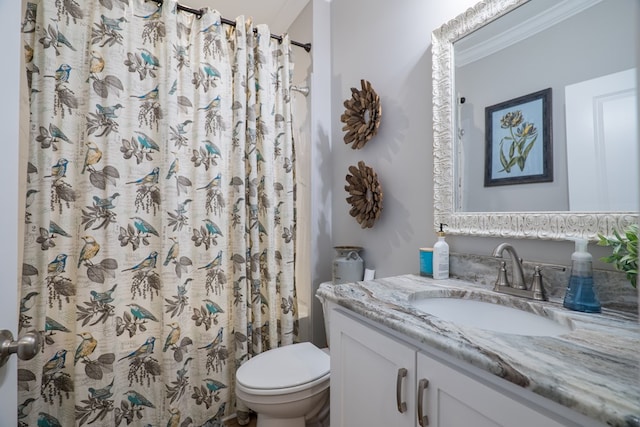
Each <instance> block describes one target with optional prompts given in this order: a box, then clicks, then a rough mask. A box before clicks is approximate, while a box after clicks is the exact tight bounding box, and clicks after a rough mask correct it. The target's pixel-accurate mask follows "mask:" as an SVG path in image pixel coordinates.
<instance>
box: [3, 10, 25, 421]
mask: <svg viewBox="0 0 640 427" xmlns="http://www.w3.org/2000/svg"><path fill="white" fill-rule="evenodd" d="M20 3H21V2H19V1H0V24H1V25H0V40H2V41H3V47H2V50H3V57H4V58H14V60H13V61H7V62H9V63H8V64H7V63H6V62H5V64H4V65H3V66H2V67H0V82H2V102H0V129H2V140H3V143H2V157H3V165H2V167H1V168H0V186H1V189H0V194H1V195H2V204H3V205H4V208H3V209H0V219H1V220H0V241H1V242H2V249H1V252H2V256H0V272H1V273H2V282H1V283H0V288H1V289H2V298H0V329H8V330H10V331H11V332H12V333H13V335H14V338H15V337H16V335H17V333H18V265H19V264H18V259H19V258H18V253H19V249H18V233H19V231H18V227H17V226H18V225H19V224H21V223H24V219H22V221H20V220H19V218H18V217H19V213H18V212H19V209H18V206H19V204H18V199H19V197H18V194H19V190H18V189H19V186H18V134H19V131H18V128H19V126H18V121H19V108H18V106H19V105H20V102H19V100H20V91H19V87H20V85H19V82H20V77H19V76H20V72H21V70H22V68H21V64H20V58H22V56H23V55H22V50H21V46H20V19H21V18H20V9H21V8H20ZM17 390H18V389H17V358H16V357H15V356H12V357H11V358H10V359H9V362H8V363H7V364H6V365H4V366H3V367H0V396H2V399H0V425H7V426H8V425H16V406H17Z"/></svg>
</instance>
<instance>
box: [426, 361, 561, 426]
mask: <svg viewBox="0 0 640 427" xmlns="http://www.w3.org/2000/svg"><path fill="white" fill-rule="evenodd" d="M421 379H427V380H428V381H429V383H428V387H427V388H426V390H425V393H424V398H423V399H422V400H423V401H422V402H418V405H423V408H426V409H425V410H424V415H425V416H428V420H429V424H428V425H429V427H436V426H437V427H460V426H474V427H495V426H504V427H508V426H517V427H540V426H544V427H559V426H562V425H563V424H560V423H558V422H556V421H555V420H553V419H551V418H549V417H547V416H546V415H543V414H541V413H539V412H537V411H536V410H534V409H532V408H531V407H529V406H526V405H525V404H523V403H521V402H520V401H517V400H514V399H513V398H511V397H509V396H507V395H505V394H503V393H501V392H499V391H498V390H496V389H494V388H492V387H490V386H488V385H485V384H482V383H480V382H479V381H477V380H475V379H473V378H471V377H469V376H467V375H465V374H463V373H461V372H459V371H457V370H454V369H452V368H451V367H449V366H447V365H445V364H443V363H440V362H438V361H436V360H434V359H432V358H430V357H428V356H426V355H424V354H422V353H418V355H417V381H418V384H420V380H421Z"/></svg>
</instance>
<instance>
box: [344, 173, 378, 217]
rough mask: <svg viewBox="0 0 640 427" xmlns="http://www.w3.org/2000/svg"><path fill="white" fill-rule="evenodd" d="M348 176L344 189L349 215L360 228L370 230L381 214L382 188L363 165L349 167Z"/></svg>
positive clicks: (373, 175)
mask: <svg viewBox="0 0 640 427" xmlns="http://www.w3.org/2000/svg"><path fill="white" fill-rule="evenodd" d="M349 172H351V174H350V175H347V182H348V183H349V185H345V186H344V189H345V190H346V191H347V192H348V193H349V197H347V202H348V203H349V204H350V205H351V210H350V211H349V214H350V215H351V216H352V217H354V218H355V219H356V220H357V221H358V223H359V224H360V226H361V227H362V228H371V227H373V224H374V223H375V222H376V220H377V219H378V217H380V213H381V212H382V199H383V198H384V194H383V192H382V186H381V185H380V182H378V174H376V172H375V171H374V170H373V169H372V168H370V167H369V166H367V165H365V163H364V162H363V161H359V162H358V167H356V166H349Z"/></svg>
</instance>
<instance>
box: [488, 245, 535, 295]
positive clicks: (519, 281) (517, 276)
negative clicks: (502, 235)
mask: <svg viewBox="0 0 640 427" xmlns="http://www.w3.org/2000/svg"><path fill="white" fill-rule="evenodd" d="M504 251H507V252H508V253H509V256H510V257H511V265H512V266H513V268H512V269H511V271H512V272H513V284H512V285H511V284H509V281H508V280H507V275H506V268H505V265H506V264H505V262H504V261H503V262H502V263H501V265H500V274H499V275H498V280H497V281H496V288H497V287H498V286H508V287H511V288H514V289H527V285H526V284H525V283H524V272H523V271H522V258H520V257H518V254H517V253H516V250H515V248H514V247H513V246H511V245H510V244H509V243H500V244H499V245H498V246H496V248H495V249H494V250H493V256H494V257H496V258H502V253H503V252H504ZM498 282H500V283H498ZM494 290H496V291H497V290H498V289H495V288H494Z"/></svg>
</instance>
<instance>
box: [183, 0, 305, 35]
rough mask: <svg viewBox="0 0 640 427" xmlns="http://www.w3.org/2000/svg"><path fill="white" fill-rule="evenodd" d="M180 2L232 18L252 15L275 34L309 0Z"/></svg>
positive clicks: (292, 18)
mask: <svg viewBox="0 0 640 427" xmlns="http://www.w3.org/2000/svg"><path fill="white" fill-rule="evenodd" d="M179 3H180V4H182V5H183V6H188V7H191V8H194V9H200V8H203V7H208V8H210V9H215V10H217V11H218V12H220V14H221V15H222V17H224V18H227V19H232V20H234V19H235V18H236V17H237V16H239V15H245V16H246V17H247V18H248V17H252V18H253V22H254V24H267V25H269V29H270V30H271V32H272V33H273V34H282V33H284V32H285V31H287V29H288V28H289V26H290V25H291V23H292V22H293V21H294V20H295V19H296V18H297V17H298V15H299V14H300V12H301V11H302V9H304V7H305V6H306V5H307V3H309V0H179Z"/></svg>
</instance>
